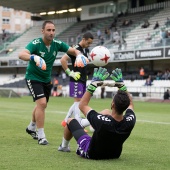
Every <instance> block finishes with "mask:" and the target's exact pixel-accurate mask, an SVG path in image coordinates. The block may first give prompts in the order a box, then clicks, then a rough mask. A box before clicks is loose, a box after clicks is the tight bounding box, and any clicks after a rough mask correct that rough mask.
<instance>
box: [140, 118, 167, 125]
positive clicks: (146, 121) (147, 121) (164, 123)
mask: <svg viewBox="0 0 170 170" xmlns="http://www.w3.org/2000/svg"><path fill="white" fill-rule="evenodd" d="M137 122H144V123H153V124H163V125H170V122H155V121H150V120H138V119H137Z"/></svg>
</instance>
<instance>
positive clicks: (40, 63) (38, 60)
mask: <svg viewBox="0 0 170 170" xmlns="http://www.w3.org/2000/svg"><path fill="white" fill-rule="evenodd" d="M30 60H31V61H34V62H35V63H36V66H38V67H39V68H41V69H42V70H46V63H45V61H44V59H43V58H41V57H39V56H38V55H31V56H30Z"/></svg>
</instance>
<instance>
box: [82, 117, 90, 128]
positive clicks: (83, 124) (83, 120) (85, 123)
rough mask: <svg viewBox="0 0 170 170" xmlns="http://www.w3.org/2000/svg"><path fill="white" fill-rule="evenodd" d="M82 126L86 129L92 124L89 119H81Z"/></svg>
mask: <svg viewBox="0 0 170 170" xmlns="http://www.w3.org/2000/svg"><path fill="white" fill-rule="evenodd" d="M80 125H81V126H82V127H83V128H85V127H87V126H89V125H90V122H89V121H88V120H87V119H81V121H80Z"/></svg>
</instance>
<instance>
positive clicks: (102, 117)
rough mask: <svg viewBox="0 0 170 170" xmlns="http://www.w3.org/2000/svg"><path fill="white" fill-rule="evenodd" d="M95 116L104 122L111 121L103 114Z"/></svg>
mask: <svg viewBox="0 0 170 170" xmlns="http://www.w3.org/2000/svg"><path fill="white" fill-rule="evenodd" d="M97 118H98V119H100V120H103V121H106V122H111V120H110V119H109V118H108V117H106V116H104V115H97Z"/></svg>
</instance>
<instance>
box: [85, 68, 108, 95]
mask: <svg viewBox="0 0 170 170" xmlns="http://www.w3.org/2000/svg"><path fill="white" fill-rule="evenodd" d="M108 76H109V73H108V72H107V69H105V68H102V67H99V69H98V68H94V73H93V78H92V82H91V83H90V84H89V85H88V87H87V91H88V92H89V93H91V94H93V93H94V91H95V90H96V88H97V87H98V86H102V84H103V81H104V80H106V79H107V77H108Z"/></svg>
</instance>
